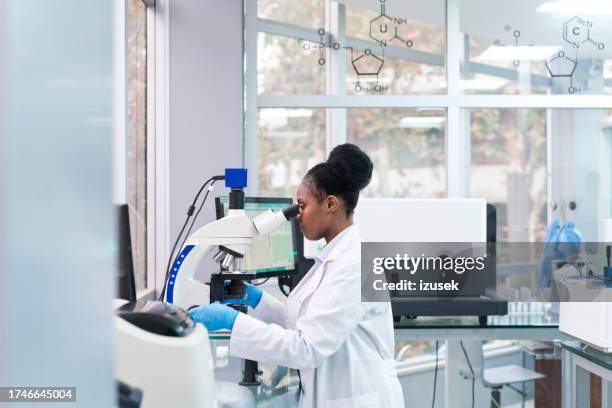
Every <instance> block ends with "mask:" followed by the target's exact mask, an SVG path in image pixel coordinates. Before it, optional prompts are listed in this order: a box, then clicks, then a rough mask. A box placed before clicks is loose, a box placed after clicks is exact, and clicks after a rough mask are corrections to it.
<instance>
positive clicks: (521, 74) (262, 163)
mask: <svg viewBox="0 0 612 408" xmlns="http://www.w3.org/2000/svg"><path fill="white" fill-rule="evenodd" d="M589 3H590V2H583V1H578V0H576V1H573V0H568V1H563V2H554V1H539V2H529V1H523V2H516V1H515V2H510V1H507V2H491V1H482V0H428V1H420V0H418V1H416V0H415V1H410V2H407V1H403V0H382V1H381V0H359V1H344V0H340V1H330V0H309V1H299V0H284V1H272V0H258V1H247V2H245V7H246V14H245V15H246V20H245V30H246V33H245V39H246V49H245V51H246V72H247V75H246V82H245V88H246V101H247V102H246V133H245V151H246V154H245V157H246V163H245V165H246V166H247V167H249V168H257V169H258V173H259V174H260V175H263V176H260V178H259V180H257V181H256V182H255V183H252V184H251V185H253V186H255V188H254V191H253V194H259V195H268V194H270V195H272V194H274V195H277V194H283V195H286V196H293V195H294V194H295V187H296V186H297V183H299V178H300V177H301V176H302V175H303V174H304V172H305V171H306V170H307V169H308V168H309V167H310V166H311V163H313V162H316V161H319V160H323V159H324V158H325V157H326V155H327V154H328V153H329V151H330V149H331V148H333V147H334V146H335V145H337V144H340V143H344V142H347V141H349V142H353V143H356V144H358V145H359V146H361V147H362V148H363V149H364V150H365V151H366V152H367V153H368V154H369V155H370V156H371V157H372V159H373V161H374V165H375V170H374V172H375V174H374V177H373V181H372V183H371V184H370V186H369V187H368V188H367V189H366V190H364V192H363V194H364V196H369V197H405V198H425V197H433V198H436V197H452V198H462V197H476V198H485V199H487V201H488V202H490V203H492V204H494V205H495V206H496V207H497V213H498V240H499V241H542V239H543V235H544V232H545V229H546V226H547V224H548V223H549V222H550V221H551V220H552V219H554V218H555V217H560V216H561V208H564V210H563V214H562V216H563V217H567V218H569V217H571V219H572V220H575V222H576V225H577V227H578V228H579V229H581V232H582V233H583V236H584V239H585V240H587V241H588V240H591V241H597V240H598V239H599V237H600V235H599V234H600V232H601V227H600V222H601V219H602V218H610V217H612V198H611V196H610V191H611V189H610V186H612V166H611V165H610V160H609V158H610V157H611V156H612V155H611V152H612V125H611V124H612V119H610V115H611V113H610V112H611V108H612V99H611V98H610V97H609V96H606V95H608V94H610V93H611V92H612V58H611V56H610V55H611V54H610V51H609V50H610V49H612V43H610V44H608V39H610V38H612V34H611V33H610V27H612V14H610V13H601V12H597V13H595V12H596V11H601V10H592V8H593V7H592V5H589ZM572 4H573V5H574V6H572ZM560 7H565V8H566V9H561V8H560ZM568 7H569V9H568ZM571 8H574V9H571ZM589 9H590V10H589ZM611 10H612V9H611ZM583 12H584V13H583ZM381 16H382V17H381ZM379 17H381V18H380V19H379V20H376V19H377V18H379ZM385 17H386V18H385ZM566 23H567V24H570V25H572V24H574V25H576V24H578V25H581V26H580V27H577V28H578V29H577V30H574V29H571V30H569V31H567V30H565V29H564V26H566V25H567V24H566ZM574 28H576V27H574ZM372 30H374V34H373V31H372ZM377 30H378V31H379V33H378V34H382V37H380V38H379V37H378V34H377V33H376V32H375V31H377ZM396 30H397V31H396ZM566 31H567V32H569V33H571V34H569V37H568V38H564V32H566ZM585 33H586V37H585ZM581 36H582V37H581ZM583 37H584V38H583ZM252 38H254V39H256V41H252V40H250V39H252ZM251 41H252V42H251ZM572 61H574V62H572ZM568 64H569V66H570V68H572V67H574V68H575V69H571V70H570V72H569V73H571V75H568V74H569V73H568V72H564V71H563V69H565V68H567V65H568ZM587 94H589V95H587ZM281 117H282V118H281ZM571 201H575V203H576V204H577V210H576V211H573V212H571V211H570V210H567V208H568V205H569V203H570V202H571ZM553 208H557V210H553ZM399 346H401V344H398V347H399ZM411 347H412V348H411V349H410V352H408V351H406V353H407V354H406V355H412V354H411V353H412V351H414V355H418V354H422V353H424V352H428V353H431V350H432V348H433V346H432V343H431V342H422V343H415V344H412V345H411ZM405 350H408V349H405Z"/></svg>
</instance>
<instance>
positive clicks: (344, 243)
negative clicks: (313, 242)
mask: <svg viewBox="0 0 612 408" xmlns="http://www.w3.org/2000/svg"><path fill="white" fill-rule="evenodd" d="M344 231H346V234H344V235H343V236H341V237H338V238H340V241H338V243H337V244H336V245H335V246H334V248H333V249H332V251H331V252H330V253H329V254H328V255H327V256H326V257H325V260H324V261H323V263H322V264H320V265H317V264H315V265H314V266H313V267H312V268H310V270H309V271H308V272H307V273H306V275H304V277H303V278H302V279H301V280H300V282H299V283H298V284H297V285H296V286H295V288H293V290H292V291H291V293H290V294H289V296H290V297H292V296H293V295H295V294H297V293H298V292H300V291H301V290H303V288H302V287H303V286H305V285H306V283H308V284H309V287H310V290H309V291H308V292H307V293H304V294H301V295H300V296H301V297H302V298H306V297H308V296H310V295H311V294H312V292H313V291H314V289H316V287H318V286H319V281H320V280H321V278H322V277H323V272H324V271H325V268H326V266H327V264H328V263H330V262H332V261H334V260H335V259H336V258H338V256H340V255H341V254H342V253H344V252H345V251H346V250H347V248H348V247H349V246H350V245H351V244H353V243H355V242H357V244H358V245H361V235H360V234H359V228H358V227H357V226H356V225H354V224H353V225H351V226H350V227H348V228H347V229H346V230H344ZM344 231H343V232H344ZM315 275H316V279H315V280H316V282H315V281H312V282H309V281H311V280H313V279H314V278H315Z"/></svg>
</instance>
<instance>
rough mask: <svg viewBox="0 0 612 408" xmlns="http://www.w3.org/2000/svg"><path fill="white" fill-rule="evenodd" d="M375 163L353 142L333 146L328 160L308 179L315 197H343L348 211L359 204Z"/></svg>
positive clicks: (351, 210) (317, 166)
mask: <svg viewBox="0 0 612 408" xmlns="http://www.w3.org/2000/svg"><path fill="white" fill-rule="evenodd" d="M373 168H374V165H373V164H372V160H370V158H369V157H368V155H367V154H365V153H364V152H363V150H361V149H360V148H359V147H357V146H355V145H354V144H351V143H345V144H341V145H339V146H336V147H334V149H333V150H332V151H331V153H330V154H329V158H328V159H327V161H326V162H323V163H319V164H317V165H316V166H314V167H313V168H312V169H310V170H309V171H308V173H307V174H306V177H305V178H306V179H308V180H309V181H310V182H311V183H312V184H313V190H314V192H315V194H316V196H317V197H318V198H319V200H321V199H322V198H323V194H327V195H335V196H337V197H340V198H342V199H343V200H344V203H345V206H346V211H347V214H349V215H350V214H352V213H353V210H354V209H355V207H356V206H357V200H358V199H359V191H360V190H362V189H363V188H364V187H366V186H367V185H368V184H369V183H370V179H371V178H372V169H373Z"/></svg>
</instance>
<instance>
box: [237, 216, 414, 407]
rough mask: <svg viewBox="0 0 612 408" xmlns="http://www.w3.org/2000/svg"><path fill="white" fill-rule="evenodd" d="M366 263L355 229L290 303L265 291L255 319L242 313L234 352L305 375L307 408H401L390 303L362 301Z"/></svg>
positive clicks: (307, 277)
mask: <svg viewBox="0 0 612 408" xmlns="http://www.w3.org/2000/svg"><path fill="white" fill-rule="evenodd" d="M360 261H361V238H360V236H359V230H358V229H357V227H356V226H353V227H350V230H349V231H347V233H346V234H345V235H344V236H342V237H340V241H338V243H337V244H336V245H335V247H334V248H333V249H332V250H331V252H330V253H329V254H328V256H327V257H326V259H325V260H324V261H323V263H322V264H321V265H320V266H319V267H316V266H315V267H313V268H312V269H311V270H310V271H308V273H307V274H306V275H305V276H304V278H303V279H302V280H301V281H300V283H299V284H298V285H297V286H296V287H295V289H294V290H293V291H292V292H291V294H290V296H289V298H288V300H287V304H286V305H285V304H284V303H282V302H280V301H279V300H277V299H275V298H274V297H272V296H270V295H268V294H266V293H265V292H264V295H263V296H262V298H261V300H260V302H259V305H258V306H257V308H256V310H255V311H253V313H252V316H251V315H245V314H243V313H240V314H239V315H238V317H237V318H236V321H235V323H234V327H233V330H232V335H231V340H230V354H231V355H233V356H236V357H240V358H246V359H251V360H256V361H262V362H272V363H275V364H278V365H283V366H287V367H291V368H297V369H300V373H301V378H302V384H303V390H304V392H303V394H302V396H301V397H300V406H303V407H317V408H327V407H334V408H336V407H338V408H342V407H347V408H348V407H351V408H353V407H359V408H366V407H367V408H375V407H376V408H396V407H403V406H404V399H403V395H402V389H401V386H400V383H399V380H398V379H397V375H396V374H395V367H394V364H395V363H394V359H393V352H394V337H393V318H392V314H391V305H390V304H389V303H362V302H361V287H360V285H361V273H360V268H361V265H360ZM256 317H257V318H256ZM259 319H261V320H259Z"/></svg>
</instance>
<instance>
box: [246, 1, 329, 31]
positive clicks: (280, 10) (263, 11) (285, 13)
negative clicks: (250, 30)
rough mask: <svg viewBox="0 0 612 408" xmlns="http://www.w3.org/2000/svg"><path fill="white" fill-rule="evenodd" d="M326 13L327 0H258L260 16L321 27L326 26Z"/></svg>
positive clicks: (311, 26) (258, 13) (258, 14)
mask: <svg viewBox="0 0 612 408" xmlns="http://www.w3.org/2000/svg"><path fill="white" fill-rule="evenodd" d="M249 1H253V0H249ZM324 15H325V0H299V1H298V0H257V17H259V18H265V19H269V20H275V21H281V22H283V23H289V24H295V25H299V26H303V27H310V28H319V27H324V26H325V18H324Z"/></svg>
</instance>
